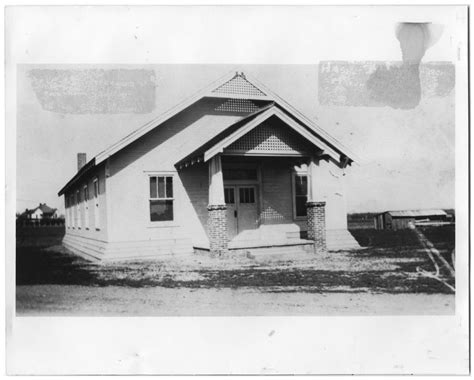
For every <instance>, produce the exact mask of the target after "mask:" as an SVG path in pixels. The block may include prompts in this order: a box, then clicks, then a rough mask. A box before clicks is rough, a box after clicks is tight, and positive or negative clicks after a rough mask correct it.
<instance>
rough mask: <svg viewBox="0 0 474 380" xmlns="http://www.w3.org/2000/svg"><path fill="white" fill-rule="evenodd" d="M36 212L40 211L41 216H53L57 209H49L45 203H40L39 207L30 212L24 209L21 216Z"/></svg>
mask: <svg viewBox="0 0 474 380" xmlns="http://www.w3.org/2000/svg"><path fill="white" fill-rule="evenodd" d="M37 210H40V211H41V212H43V214H54V212H55V211H56V210H57V209H55V208H52V207H49V206H48V205H47V204H46V203H40V204H39V206H37V207H35V208H33V209H31V210H28V209H26V210H25V211H24V212H23V213H22V214H21V215H22V216H23V215H31V214H33V213H34V212H35V211H37Z"/></svg>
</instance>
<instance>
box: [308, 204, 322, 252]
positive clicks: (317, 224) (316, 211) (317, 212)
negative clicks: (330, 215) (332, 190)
mask: <svg viewBox="0 0 474 380" xmlns="http://www.w3.org/2000/svg"><path fill="white" fill-rule="evenodd" d="M306 210H307V215H308V239H311V240H314V250H315V252H316V253H318V252H324V251H326V202H324V201H319V202H315V201H309V202H307V203H306Z"/></svg>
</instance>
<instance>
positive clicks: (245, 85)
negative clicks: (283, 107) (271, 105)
mask: <svg viewBox="0 0 474 380" xmlns="http://www.w3.org/2000/svg"><path fill="white" fill-rule="evenodd" d="M212 92H214V93H216V94H232V95H247V96H266V94H265V93H263V92H262V91H260V90H259V89H258V88H257V87H255V86H254V85H253V84H252V83H250V82H249V81H248V80H247V79H245V75H244V74H243V73H240V74H239V73H235V76H234V77H233V78H232V79H231V80H229V81H227V82H226V83H224V84H223V85H221V86H219V87H217V88H216V89H215V90H213V91H212Z"/></svg>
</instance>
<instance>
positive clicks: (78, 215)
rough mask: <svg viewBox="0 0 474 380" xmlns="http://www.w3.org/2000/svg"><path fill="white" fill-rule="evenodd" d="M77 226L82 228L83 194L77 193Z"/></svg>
mask: <svg viewBox="0 0 474 380" xmlns="http://www.w3.org/2000/svg"><path fill="white" fill-rule="evenodd" d="M76 226H77V228H81V192H80V191H79V190H77V191H76Z"/></svg>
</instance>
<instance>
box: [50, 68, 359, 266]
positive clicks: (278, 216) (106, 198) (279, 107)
mask: <svg viewBox="0 0 474 380" xmlns="http://www.w3.org/2000/svg"><path fill="white" fill-rule="evenodd" d="M354 161H355V156H354V155H353V154H352V153H351V152H350V151H349V150H348V149H347V148H345V147H344V146H342V144H341V143H340V142H338V141H337V140H336V139H334V138H333V137H332V136H330V135H329V134H328V133H327V132H326V131H324V130H323V129H322V128H320V127H319V126H317V125H315V124H314V123H313V122H312V121H311V120H309V119H308V118H306V117H305V116H304V115H302V114H301V113H300V112H299V111H297V110H296V109H295V108H293V107H292V106H290V105H289V104H288V103H287V102H285V101H284V100H283V99H282V98H280V97H279V96H278V95H276V94H274V93H273V92H272V91H271V90H269V89H268V88H266V87H265V86H263V85H262V84H261V83H259V82H258V81H257V80H256V79H254V78H249V77H248V76H246V75H245V74H244V73H241V72H237V73H232V74H229V75H227V76H225V77H224V78H221V79H220V80H218V81H216V82H214V83H212V84H211V85H209V86H208V87H207V88H205V89H203V90H202V91H200V92H199V93H198V94H195V95H194V96H191V97H190V98H188V99H187V100H185V101H184V102H182V103H181V104H179V105H177V106H176V107H175V108H173V109H171V110H169V111H168V112H166V113H165V114H163V115H161V116H160V117H158V118H156V119H154V120H152V121H150V122H149V123H147V124H145V125H144V126H142V127H141V128H139V129H137V130H136V131H134V132H133V133H131V134H129V135H128V136H126V137H124V138H123V139H121V140H120V141H118V142H116V143H115V144H113V145H111V146H110V147H109V148H107V149H106V150H104V151H103V152H101V153H99V154H98V155H97V156H95V157H94V158H93V159H92V160H90V161H89V162H87V164H85V165H84V166H82V167H81V169H80V170H79V171H78V172H77V173H76V174H75V175H74V176H73V177H72V178H71V180H70V181H69V182H67V184H66V185H65V186H64V187H63V188H62V189H61V190H60V191H59V195H60V196H61V195H64V198H65V205H66V235H65V238H64V241H63V244H64V245H65V246H66V247H67V248H69V249H71V250H72V251H74V252H76V253H77V254H80V255H82V256H84V257H87V258H89V259H98V260H117V259H136V258H148V257H172V256H175V255H188V254H193V252H195V251H196V250H199V251H209V252H210V253H211V254H214V255H222V254H229V253H232V251H236V250H237V251H238V250H242V249H245V250H250V251H251V250H255V249H258V250H265V249H267V250H269V251H270V252H271V250H272V249H275V247H279V246H287V249H288V251H289V252H295V254H297V253H298V251H301V250H306V251H308V250H310V251H311V252H313V251H314V252H316V254H317V253H318V252H321V251H326V250H332V249H339V248H349V247H356V246H357V243H356V241H355V240H354V239H353V238H352V236H351V235H350V234H349V232H348V231H347V222H346V209H345V197H346V194H345V186H344V173H343V172H344V170H347V167H348V166H350V165H351V163H352V162H354Z"/></svg>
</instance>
